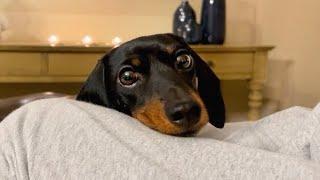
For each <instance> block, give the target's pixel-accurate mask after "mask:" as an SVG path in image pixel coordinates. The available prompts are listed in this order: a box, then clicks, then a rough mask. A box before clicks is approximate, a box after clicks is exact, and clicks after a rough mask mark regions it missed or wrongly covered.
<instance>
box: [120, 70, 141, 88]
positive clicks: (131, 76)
mask: <svg viewBox="0 0 320 180" xmlns="http://www.w3.org/2000/svg"><path fill="white" fill-rule="evenodd" d="M119 80H120V83H121V84H122V85H124V86H132V85H134V84H135V83H136V82H137V81H138V80H139V74H138V73H137V72H134V71H133V70H132V69H130V68H129V69H128V68H124V69H122V70H121V71H120V73H119Z"/></svg>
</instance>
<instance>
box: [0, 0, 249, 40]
mask: <svg viewBox="0 0 320 180" xmlns="http://www.w3.org/2000/svg"><path fill="white" fill-rule="evenodd" d="M179 3H180V0H161V1H148V0H130V1H129V0H67V1H66V0H54V1H52V0H41V1H38V0H1V2H0V14H2V15H3V16H5V17H6V18H7V19H8V31H6V32H5V34H4V37H3V41H5V42H28V43H30V42H35V43H37V42H45V41H46V40H47V38H48V36H49V35H50V34H57V35H59V37H60V39H62V40H63V41H64V42H67V43H75V42H79V41H80V39H81V38H82V37H83V36H84V35H86V34H90V35H92V36H93V38H94V39H95V41H97V42H108V43H109V42H110V41H111V39H112V38H113V37H114V36H120V37H122V38H123V39H124V40H129V39H132V38H133V37H137V36H141V35H147V34H154V33H161V32H171V26H172V16H173V12H174V11H175V9H176V8H177V6H178V5H179ZM190 3H191V5H192V6H193V7H194V9H195V10H196V12H197V15H198V19H199V15H200V8H201V1H200V0H190ZM227 4H228V14H227V19H228V20H227V21H228V22H227V24H228V26H227V34H228V35H227V43H232V44H234V43H237V44H248V43H254V41H255V27H254V23H255V1H254V0H228V1H227ZM71 30H72V31H71Z"/></svg>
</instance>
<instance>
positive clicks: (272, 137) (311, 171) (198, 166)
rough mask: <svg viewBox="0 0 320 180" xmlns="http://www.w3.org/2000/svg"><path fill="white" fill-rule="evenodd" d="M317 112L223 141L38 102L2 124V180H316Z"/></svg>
mask: <svg viewBox="0 0 320 180" xmlns="http://www.w3.org/2000/svg"><path fill="white" fill-rule="evenodd" d="M318 109H320V108H318ZM319 112H320V110H316V109H315V110H314V111H309V110H304V109H301V108H293V109H291V110H287V111H284V112H280V113H278V114H276V115H273V116H271V117H268V118H265V119H263V120H261V121H260V122H258V123H257V124H255V125H253V126H252V127H250V128H247V129H244V130H241V131H239V132H235V133H234V134H233V135H232V136H231V137H229V138H227V140H226V141H225V142H223V141H217V140H215V139H212V138H205V137H201V138H200V137H195V138H180V137H172V136H167V135H163V134H160V133H158V132H155V131H153V130H151V129H149V128H147V127H145V126H144V125H142V124H140V123H139V122H138V121H137V120H135V119H132V118H131V117H128V116H126V115H124V114H121V113H119V112H116V111H114V110H111V109H106V108H103V107H99V106H95V105H91V104H87V103H83V102H77V101H73V100H66V99H50V100H41V101H37V102H33V103H30V104H28V105H26V106H24V107H22V108H20V109H18V110H17V111H15V112H14V113H12V114H11V115H9V116H8V117H7V118H6V119H5V120H4V121H3V123H1V124H0V179H268V180H269V179H304V180H305V179H319V178H320V166H319V159H320V158H319V157H320V153H319V148H320V147H319V145H320V138H319V137H320V134H319V133H318V131H319V127H318V124H319V119H320V118H319Z"/></svg>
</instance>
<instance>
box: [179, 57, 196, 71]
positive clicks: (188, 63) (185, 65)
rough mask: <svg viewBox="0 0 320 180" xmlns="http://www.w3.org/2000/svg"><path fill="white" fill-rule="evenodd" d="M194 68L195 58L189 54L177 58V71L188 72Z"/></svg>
mask: <svg viewBox="0 0 320 180" xmlns="http://www.w3.org/2000/svg"><path fill="white" fill-rule="evenodd" d="M192 67H193V58H192V57H191V56H190V55H188V54H182V55H180V56H178V57H177V60H176V62H175V68H176V69H177V70H183V71H187V70H190V69H191V68H192Z"/></svg>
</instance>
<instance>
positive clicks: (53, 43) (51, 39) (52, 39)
mask: <svg viewBox="0 0 320 180" xmlns="http://www.w3.org/2000/svg"><path fill="white" fill-rule="evenodd" d="M48 42H49V44H50V46H56V45H57V44H58V42H59V38H58V37H57V36H56V35H51V36H49V38H48Z"/></svg>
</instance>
